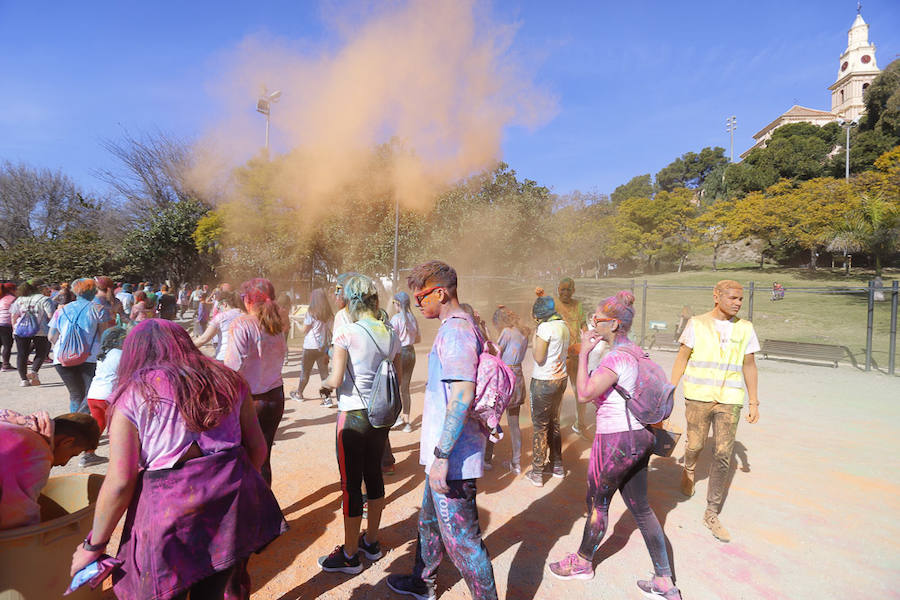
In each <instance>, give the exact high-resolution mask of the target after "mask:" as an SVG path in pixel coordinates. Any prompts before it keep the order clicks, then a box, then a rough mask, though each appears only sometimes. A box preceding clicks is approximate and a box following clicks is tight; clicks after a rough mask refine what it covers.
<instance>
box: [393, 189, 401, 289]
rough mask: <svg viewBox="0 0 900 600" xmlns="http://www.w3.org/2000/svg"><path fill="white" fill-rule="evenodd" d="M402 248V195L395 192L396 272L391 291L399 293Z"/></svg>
mask: <svg viewBox="0 0 900 600" xmlns="http://www.w3.org/2000/svg"><path fill="white" fill-rule="evenodd" d="M399 248H400V196H398V195H397V194H396V192H395V193H394V272H393V275H392V276H391V293H392V294H396V293H397V291H398V290H397V283H398V282H399V279H400V273H399V270H398V268H397V267H398V254H399Z"/></svg>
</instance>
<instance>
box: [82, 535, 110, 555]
mask: <svg viewBox="0 0 900 600" xmlns="http://www.w3.org/2000/svg"><path fill="white" fill-rule="evenodd" d="M108 544H109V540H106V541H105V542H103V543H102V544H92V543H91V534H90V533H89V534H88V535H87V537H86V538H84V542H82V544H81V547H82V548H84V549H85V550H87V551H88V552H100V551H101V550H103V549H104V548H106V546H107V545H108Z"/></svg>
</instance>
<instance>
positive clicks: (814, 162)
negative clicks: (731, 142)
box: [725, 123, 842, 196]
mask: <svg viewBox="0 0 900 600" xmlns="http://www.w3.org/2000/svg"><path fill="white" fill-rule="evenodd" d="M841 134H842V131H841V128H840V126H838V124H837V123H828V124H827V125H824V126H822V127H819V126H817V125H813V124H811V123H791V124H788V125H784V126H782V127H779V128H778V129H776V130H775V131H773V132H772V138H771V139H770V140H769V141H768V142H767V143H766V145H765V146H764V147H761V148H756V149H754V150H753V151H752V152H750V154H749V155H748V156H747V158H746V159H744V161H743V162H741V163H738V164H735V165H733V166H731V167H729V168H728V169H727V171H726V172H725V187H726V189H727V191H728V195H730V196H741V195H744V194H746V193H748V192H752V191H762V190H765V189H766V188H768V187H769V186H772V185H774V184H775V183H776V182H778V181H779V180H780V179H793V180H796V181H805V180H807V179H815V178H816V177H823V176H826V175H829V174H831V172H832V164H831V163H830V162H829V159H828V154H829V153H830V152H831V151H832V150H833V149H834V148H835V146H836V145H837V144H838V143H839V139H840V136H841Z"/></svg>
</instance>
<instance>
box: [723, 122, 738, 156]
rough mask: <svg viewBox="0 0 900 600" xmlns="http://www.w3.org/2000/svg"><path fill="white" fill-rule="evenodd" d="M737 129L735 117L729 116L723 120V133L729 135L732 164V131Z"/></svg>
mask: <svg viewBox="0 0 900 600" xmlns="http://www.w3.org/2000/svg"><path fill="white" fill-rule="evenodd" d="M735 129H737V117H736V116H734V115H731V116H730V117H729V118H727V119H725V131H727V132H728V133H729V134H731V162H734V130H735Z"/></svg>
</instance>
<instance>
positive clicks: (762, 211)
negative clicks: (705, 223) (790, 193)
mask: <svg viewBox="0 0 900 600" xmlns="http://www.w3.org/2000/svg"><path fill="white" fill-rule="evenodd" d="M787 185H790V184H787ZM786 219H787V211H786V207H784V206H783V205H780V204H778V203H775V202H771V201H770V199H769V197H768V196H767V195H766V194H764V193H763V192H750V193H749V194H747V195H746V196H743V197H741V198H738V199H737V200H736V201H735V203H734V210H732V211H730V212H728V214H727V221H726V225H725V233H726V235H728V236H730V237H731V238H732V239H738V240H739V239H743V238H747V237H753V238H756V239H758V240H760V242H762V248H761V249H760V253H759V267H760V268H762V267H763V265H764V263H765V259H766V256H771V255H772V253H773V252H774V251H775V249H776V248H778V247H779V246H780V245H781V243H782V242H783V241H784V239H785V234H784V226H785V222H786Z"/></svg>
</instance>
